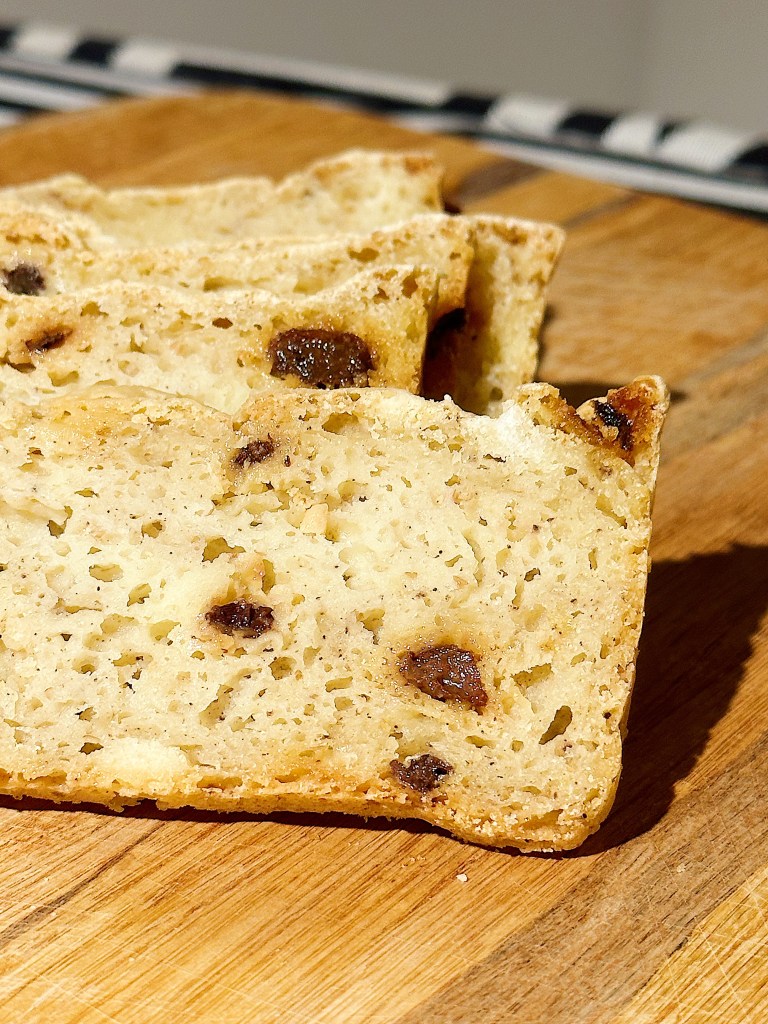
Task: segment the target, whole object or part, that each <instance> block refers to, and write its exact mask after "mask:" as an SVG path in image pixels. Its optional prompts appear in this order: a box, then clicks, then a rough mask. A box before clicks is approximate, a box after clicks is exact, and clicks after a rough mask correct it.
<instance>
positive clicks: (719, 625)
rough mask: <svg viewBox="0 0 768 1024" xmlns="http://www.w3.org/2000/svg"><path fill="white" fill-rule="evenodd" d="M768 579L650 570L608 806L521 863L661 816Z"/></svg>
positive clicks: (345, 824) (714, 715)
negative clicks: (614, 790) (595, 822)
mask: <svg viewBox="0 0 768 1024" xmlns="http://www.w3.org/2000/svg"><path fill="white" fill-rule="evenodd" d="M767 579H768V546H746V545H738V546H736V547H734V548H732V549H731V550H729V551H726V552H720V553H717V554H709V555H694V556H692V557H691V558H688V559H686V560H684V561H680V562H672V561H659V562H657V563H655V564H654V567H653V571H652V573H651V576H650V581H649V587H648V596H647V601H646V619H645V626H644V628H643V637H642V641H641V645H640V658H639V662H638V670H637V682H636V684H635V692H634V697H633V701H632V709H631V712H630V716H629V736H628V739H627V742H626V743H625V746H624V771H623V774H622V779H621V784H620V786H619V792H618V796H617V800H616V804H615V805H614V808H613V810H612V812H611V814H610V816H609V817H608V820H607V821H606V823H605V825H603V827H602V828H601V829H600V831H599V832H598V833H597V834H596V835H595V836H593V837H592V838H590V839H588V840H587V842H586V843H584V845H583V846H581V847H579V849H577V850H574V851H570V852H569V853H564V854H554V855H553V854H525V856H528V857H532V856H533V857H546V858H547V859H556V858H558V857H569V856H571V857H572V856H579V855H584V854H586V855H593V854H595V853H599V852H601V851H604V850H608V849H611V848H613V847H616V846H620V845H622V844H623V843H626V842H628V841H629V840H630V839H633V838H635V837H636V836H638V835H641V834H642V833H643V832H646V831H648V829H650V828H652V827H653V826H654V825H655V824H656V823H657V822H658V821H659V820H660V819H661V818H662V817H663V816H664V813H665V811H666V810H667V809H668V807H669V806H670V804H671V803H672V799H673V796H674V790H675V785H676V784H677V783H678V782H679V781H680V780H682V779H684V778H685V777H686V775H687V774H688V773H689V772H690V771H691V769H692V768H693V767H694V765H695V764H696V762H697V761H698V759H699V758H700V756H701V754H702V752H703V751H704V748H705V746H706V742H707V738H708V736H709V734H710V732H711V730H712V728H713V727H714V726H715V725H716V724H717V722H718V721H719V720H720V719H721V718H722V717H723V715H724V714H725V713H726V711H727V710H728V706H729V704H730V702H731V700H732V698H733V696H734V694H735V693H736V690H737V689H738V686H739V683H740V681H741V679H742V676H743V671H744V664H745V662H746V661H747V659H748V658H749V656H750V653H751V637H752V635H753V633H754V632H755V631H756V629H757V627H758V625H759V623H760V619H761V617H762V615H763V613H764V612H765V610H766V608H768V588H766V585H765V581H766V580H767ZM0 808H11V809H14V810H25V809H26V810H38V811H39V810H49V809H50V810H58V811H63V812H67V811H86V810H87V811H91V812H93V813H97V814H107V815H112V814H114V813H115V812H114V811H110V810H108V809H107V808H104V807H101V806H99V805H93V804H55V803H52V802H49V801H46V800H37V799H22V800H15V799H13V798H10V797H0ZM122 813H123V814H124V815H126V816H129V817H138V818H152V819H156V820H160V821H174V820H183V821H207V822H217V821H218V822H221V823H222V824H224V823H226V822H234V821H247V820H252V821H259V820H263V819H262V818H261V816H258V815H253V814H248V813H238V812H234V813H229V814H225V813H220V812H215V811H198V810H195V809H193V808H187V809H184V808H182V809H179V810H173V811H161V810H158V808H157V807H156V806H155V805H154V804H152V803H150V802H143V803H141V804H138V805H137V806H135V807H129V808H126V810H125V811H124V812H122ZM268 820H270V821H280V822H283V823H285V824H294V825H303V826H309V827H317V828H345V829H365V830H367V831H377V832H380V831H390V830H392V829H401V830H403V831H407V832H409V833H412V834H417V835H418V834H422V833H430V832H431V833H439V832H440V831H441V830H439V829H436V828H434V827H433V826H431V825H428V824H426V823H425V822H422V821H416V820H402V821H389V820H387V819H385V818H378V819H371V820H367V821H363V820H361V819H360V818H358V817H355V816H353V815H345V814H337V813H333V812H331V813H329V814H287V813H286V814H273V815H270V816H269V819H268ZM507 852H509V853H512V854H516V853H517V851H516V850H511V849H510V850H509V851H507Z"/></svg>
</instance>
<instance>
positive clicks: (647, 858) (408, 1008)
mask: <svg viewBox="0 0 768 1024" xmlns="http://www.w3.org/2000/svg"><path fill="white" fill-rule="evenodd" d="M347 146H367V147H372V148H402V147H410V148H412V147H414V146H417V147H420V148H425V147H428V148H431V149H433V150H434V151H435V152H436V153H437V155H438V156H439V157H440V158H441V160H443V161H444V163H445V165H446V167H447V170H448V174H447V186H446V188H447V193H448V195H449V196H450V198H451V199H452V200H453V201H455V202H459V203H461V204H463V205H464V207H465V209H466V210H468V211H480V210H486V211H493V212H499V213H509V214H517V215H520V216H529V217H536V218H543V219H551V220H554V221H557V222H559V223H561V224H563V225H564V226H565V227H566V228H567V230H568V233H569V238H568V244H567V248H566V253H565V256H564V258H563V260H562V263H561V266H560V268H559V270H558V273H557V275H556V277H555V281H554V284H553V288H552V292H551V308H550V312H549V316H548V319H547V323H546V328H545V331H544V337H543V344H544V354H543V358H542V362H541V367H540V376H541V378H542V379H545V380H550V381H553V382H554V383H557V384H558V385H560V386H562V387H563V388H564V389H565V392H566V394H567V395H569V396H570V397H571V398H572V399H573V400H574V401H581V400H583V399H584V398H587V397H592V396H594V395H601V394H603V393H604V392H605V391H606V389H607V388H608V387H610V386H613V385H616V384H620V383H623V382H625V381H626V380H628V379H629V378H630V377H632V376H633V375H635V374H638V373H660V374H662V375H663V376H664V377H665V378H666V379H667V381H668V383H669V384H670V386H671V387H672V389H673V393H674V401H673V405H672V409H671V412H670V417H669V423H668V427H667V429H666V432H665V436H664V439H663V440H664V455H663V462H662V468H661V472H660V478H659V487H658V496H657V501H656V508H655V533H654V541H653V555H654V569H653V572H652V575H651V581H650V589H649V594H648V603H647V617H646V624H645V629H644V634H643V639H642V644H641V656H640V661H639V667H638V677H637V686H636V690H635V700H634V705H633V708H632V712H631V715H630V735H629V739H628V742H627V744H626V748H625V768H624V774H623V778H622V782H621V786H620V789H619V796H618V800H617V804H616V806H615V808H614V811H613V813H612V814H611V816H610V818H609V819H608V821H607V823H606V824H605V825H604V827H603V829H602V830H601V831H600V832H599V833H598V834H597V835H596V836H594V837H593V838H592V839H591V840H590V841H588V843H587V844H586V845H585V846H584V847H582V848H581V849H580V850H578V851H574V852H573V853H571V854H565V855H559V856H532V855H528V856H525V855H521V854H516V853H510V852H506V851H494V850H488V849H481V848H476V847H472V846H468V845H463V844H461V843H459V842H457V841H456V840H453V839H451V838H448V837H446V836H444V835H442V834H441V833H439V832H437V831H436V830H433V829H430V828H428V827H426V826H421V825H418V824H414V825H407V826H405V827H403V826H402V825H394V824H393V825H389V824H387V823H376V824H372V823H369V824H363V823H360V822H358V821H356V820H353V819H345V818H330V817H319V816H318V817H312V816H293V817H291V816H284V817H280V818H278V819H271V820H263V819H258V818H253V817H248V816H233V817H229V818H225V817H220V816H216V815H206V814H198V813H188V814H185V813H174V814H165V813H159V812H157V811H154V810H152V809H149V808H146V807H142V808H139V809H138V810H134V811H132V812H131V813H129V814H126V815H123V816H115V815H111V814H107V813H100V812H98V811H94V810H83V809H79V808H76V807H71V808H66V809H56V808H52V807H48V806H45V805H32V804H30V805H27V806H25V805H20V804H18V803H16V802H14V801H11V800H6V801H4V802H0V1022H2V1024H11V1022H13V1024H16V1022H38V1021H40V1022H43V1021H45V1022H53V1024H103V1022H104V1021H111V1022H114V1024H118V1022H119V1024H155V1022H158V1024H161V1022H162V1024H174V1022H178V1021H183V1022H185V1024H197V1022H211V1024H242V1022H252V1021H253V1022H259V1024H262V1022H264V1024H271V1022H275V1024H277V1022H280V1024H321V1022H322V1024H346V1022H354V1024H362V1022H372V1024H373V1022H376V1024H406V1022H407V1024H430V1022H434V1024H454V1022H456V1024H458V1022H468V1024H469V1022H471V1024H480V1022H482V1024H497V1022H525V1024H698V1022H707V1024H721V1022H722V1024H762V1022H764V1021H768V921H767V919H766V908H767V907H768V813H767V812H768V621H767V619H766V610H767V609H768V443H767V442H766V438H767V437H768V228H767V227H766V226H765V224H763V223H760V222H758V221H750V220H748V219H745V218H743V217H740V216H736V215H732V214H729V213H724V212H719V211H717V210H713V209H706V208H702V207H697V206H692V205H686V204H683V203H681V202H677V201H674V200H671V199H665V198H649V197H647V196H643V195H638V194H634V193H631V192H628V191H625V190H623V189H619V188H616V187H613V186H608V185H602V184H598V183H595V182H586V181H581V180H577V179H574V178H569V177H566V176H564V175H561V174H553V173H545V172H540V171H536V170H535V169H532V168H528V167H524V166H522V165H520V164H515V163H513V162H511V161H508V160H504V159H501V158H499V157H498V156H496V155H494V154H492V153H489V152H484V151H482V150H480V149H478V148H475V147H474V146H471V145H469V144H465V143H463V142H461V141H457V140H449V139H440V138H432V137H424V136H415V135H411V134H409V133H408V132H406V131H404V130H402V129H400V128H397V127H395V126H393V125H389V124H386V123H383V122H380V121H378V120H375V119H372V118H366V117H362V116H358V115H356V114H351V113H342V112H338V111H331V110H329V109H328V110H323V109H320V108H314V107H311V106H309V105H307V104H304V103H299V102H289V101H286V100H282V99H272V98H263V97H254V96H247V95H243V94H238V93H231V94H228V95H211V96H207V97H203V98H195V99H180V100H162V101H155V102H129V103H123V104H120V105H115V106H109V107H105V108H102V109H98V110H96V111H93V112H89V113H86V114H78V115H69V116H66V117H62V118H59V119H56V118H40V119H38V120H35V121H32V122H29V123H27V124H25V125H23V126H22V127H19V128H15V129H12V130H9V131H6V132H4V133H3V134H0V183H11V182H18V181H22V180H27V179H30V178H34V177H39V176H42V175H47V174H51V173H55V172H59V171H63V170H77V171H81V172H83V173H86V174H89V175H91V176H93V177H94V178H96V179H97V180H99V181H101V182H105V183H110V184H118V183H120V184H126V183H137V184H138V183H170V182H181V181H185V182H187V181H200V180H208V179H213V178H217V177H219V176H222V175H227V174H233V173H241V172H258V173H269V174H275V175H280V174H283V173H285V172H287V171H289V170H292V169H295V168H297V167H298V166H300V165H301V164H303V163H304V162H306V161H307V160H309V159H311V158H314V157H317V156H320V155H323V154H326V153H331V152H334V151H337V150H339V149H341V148H344V147H347Z"/></svg>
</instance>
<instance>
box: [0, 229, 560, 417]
mask: <svg viewBox="0 0 768 1024" xmlns="http://www.w3.org/2000/svg"><path fill="white" fill-rule="evenodd" d="M563 241H564V234H563V232H562V230H561V229H560V228H557V227H555V226H554V225H551V224H537V223H532V222H530V221H521V220H515V219H513V218H504V217H488V216H479V217H449V216H447V215H444V214H443V215H441V214H431V215H424V216H421V217H417V218H414V219H412V220H410V221H408V222H405V223H402V224H398V225H395V226H393V227H391V228H384V229H380V230H377V231H374V232H370V233H368V234H355V235H341V236H335V237H334V238H332V239H327V238H323V239H322V240H314V241H306V240H303V241H299V240H291V239H286V238H273V237H267V238H258V239H247V240H243V241H237V242H229V243H215V244H207V243H205V244H204V243H192V244H190V245H186V246H183V247H181V246H177V247H169V246H156V247H153V248H148V249H129V250H126V249H119V248H115V247H114V244H113V243H112V242H111V240H109V239H106V240H105V236H104V235H103V234H101V233H100V232H98V230H97V229H95V228H92V230H91V232H90V233H89V230H88V222H87V219H85V218H78V219H75V220H74V221H72V222H70V221H68V219H67V218H55V217H52V216H51V215H50V214H48V215H46V214H44V213H41V212H40V211H35V210H22V211H18V210H15V211H2V210H0V282H2V283H4V284H5V289H6V291H11V292H14V293H17V294H19V293H24V292H26V293H27V294H35V295H50V294H55V293H57V292H69V291H76V290H79V289H82V288H87V287H91V286H94V285H98V284H102V283H104V282H107V281H112V280H120V281H133V282H148V281H151V282H152V283H153V284H156V285H162V286H167V287H173V288H184V289H199V290H202V291H207V292H214V291H215V292H221V291H230V290H235V289H253V288H260V289H265V290H267V291H271V292H274V293H276V294H279V295H285V296H289V295H303V294H307V293H312V292H314V291H317V290H319V289H321V288H328V287H331V286H333V285H334V284H337V283H339V282H340V281H343V280H345V279H346V278H348V277H349V276H351V275H352V274H354V273H356V272H359V270H360V269H361V268H362V267H366V266H368V267H370V266H377V265H381V264H391V263H394V262H397V263H409V264H420V265H425V266H431V267H433V268H434V269H435V271H436V272H437V273H438V275H439V276H438V295H437V301H436V302H435V305H434V308H433V322H432V326H433V328H434V330H433V335H432V339H431V342H430V346H429V349H428V354H427V360H426V364H425V368H424V384H423V388H424V391H423V393H424V394H425V395H427V396H428V397H432V398H442V397H443V396H445V395H450V396H451V397H452V398H453V399H454V401H456V402H457V403H458V404H459V405H460V406H462V407H463V408H465V409H469V410H471V411H473V412H491V413H495V412H498V410H499V408H500V405H501V402H502V401H503V400H504V399H506V398H508V397H509V396H510V395H511V394H512V392H513V390H514V388H515V387H517V386H518V385H519V384H523V383H526V382H528V381H530V380H532V379H533V376H534V372H535V368H536V357H537V348H538V345H537V337H538V331H539V327H540V324H541V320H542V317H543V314H544V308H545V304H546V291H547V284H548V282H549V279H550V277H551V275H552V272H553V270H554V267H555V264H556V262H557V259H558V257H559V254H560V251H561V249H562V245H563ZM450 314H453V315H450Z"/></svg>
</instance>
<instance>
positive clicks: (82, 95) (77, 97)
mask: <svg viewBox="0 0 768 1024" xmlns="http://www.w3.org/2000/svg"><path fill="white" fill-rule="evenodd" d="M102 98H103V97H102V96H101V95H100V94H99V93H95V92H86V91H85V90H84V89H73V88H71V87H69V86H62V85H56V84H53V83H45V82H35V81H34V80H30V79H27V78H14V77H13V75H11V74H7V73H4V72H0V103H1V102H2V101H3V100H12V101H13V102H15V103H26V104H29V106H30V107H39V108H40V109H41V110H83V109H84V108H85V107H92V106H93V105H94V104H95V103H100V102H101V101H102Z"/></svg>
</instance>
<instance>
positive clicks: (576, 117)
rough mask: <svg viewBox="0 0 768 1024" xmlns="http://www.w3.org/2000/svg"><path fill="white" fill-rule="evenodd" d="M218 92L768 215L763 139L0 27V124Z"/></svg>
mask: <svg viewBox="0 0 768 1024" xmlns="http://www.w3.org/2000/svg"><path fill="white" fill-rule="evenodd" d="M225 86H233V87H238V88H247V89H263V90H269V91H270V92H279V93H284V94H288V95H292V96H303V97H307V98H310V99H315V100H319V101H328V102H332V103H333V104H334V105H336V106H339V105H343V106H346V107H351V108H356V109H361V110H367V111H372V112H375V113H378V114H383V115H385V116H387V117H390V118H392V119H393V120H396V121H398V122H399V123H401V124H404V125H406V126H408V127H409V128H413V129H416V130H423V131H437V132H444V133H449V134H455V135H461V136H464V137H467V138H472V139H476V140H478V141H480V142H482V143H484V144H485V145H486V146H489V147H491V148H493V149H494V150H496V151H498V152H500V153H503V154H506V155H508V156H511V157H515V158H517V159H520V160H524V161H527V162H529V163H533V164H538V165H541V166H544V167H549V168H553V169H555V170H562V171H566V172H570V173H573V174H579V175H582V176H585V177H592V178H597V179H600V180H603V181H610V182H614V183H616V184H620V185H626V186H629V187H632V188H639V189H644V190H647V191H655V192H663V193H666V194H670V195H678V196H681V197H684V198H688V199H694V200H699V201H702V202H709V203H715V204H718V205H722V206H728V207H732V208H735V209H741V210H745V211H750V212H756V213H763V214H765V213H768V135H762V136H759V135H756V134H748V133H744V132H737V131H731V130H728V129H725V128H721V127H717V126H713V125H708V124H702V123H695V122H678V121H670V120H665V119H664V118H663V117H659V116H657V115H655V114H646V113H640V112H632V113H624V114H616V113H606V112H601V111H596V110H582V109H577V108H574V107H573V105H572V104H570V103H568V102H567V101H561V100H548V99H541V98H534V97H529V96H520V95H513V96H492V95H483V94H479V93H469V92H462V91H458V90H456V89H455V88H453V87H452V86H451V85H450V84H448V83H444V82H434V81H426V80H422V79H413V78H405V77H402V76H397V75H388V74H383V73H380V72H373V71H362V70H352V69H348V68H337V67H332V66H329V65H325V64H317V63H313V62H309V61H299V60H287V59H283V58H276V57H271V56H257V55H254V54H247V53H238V52H235V51H232V50H226V49H217V48H213V47H201V46H191V45H181V44H173V43H163V42H159V41H153V40H143V39H111V38H110V39H105V38H95V37H90V36H85V35H83V34H82V33H79V32H77V30H75V29H69V28H61V27H56V26H51V25H42V24H37V23H32V24H23V25H0V125H7V124H12V123H14V122H16V121H18V120H19V119H21V118H23V117H26V116H28V115H31V114H35V113H38V112H41V111H71V110H80V109H83V108H86V107H89V106H92V105H94V104H97V103H101V102H103V101H104V100H106V99H109V98H111V97H115V96H162V95H170V94H178V93H180V92H195V91H197V90H199V89H202V88H206V87H217V88H221V87H225Z"/></svg>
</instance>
